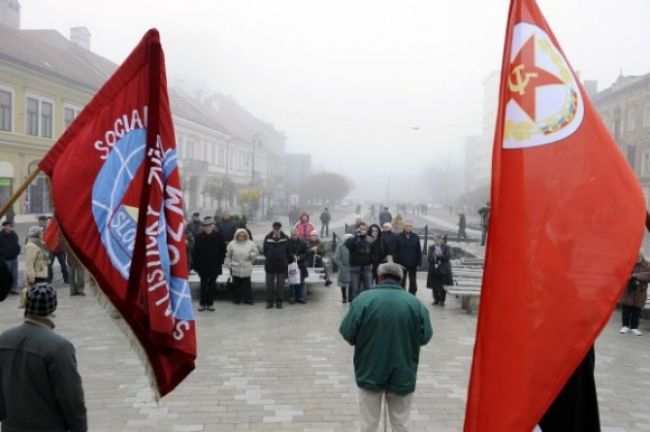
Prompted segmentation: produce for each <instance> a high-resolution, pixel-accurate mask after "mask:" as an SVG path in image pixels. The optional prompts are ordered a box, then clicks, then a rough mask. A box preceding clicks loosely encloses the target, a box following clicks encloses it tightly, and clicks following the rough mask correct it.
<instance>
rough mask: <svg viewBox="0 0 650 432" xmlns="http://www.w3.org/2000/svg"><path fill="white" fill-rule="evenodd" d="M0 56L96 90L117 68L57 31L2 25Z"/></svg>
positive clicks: (0, 25) (0, 28) (0, 29)
mask: <svg viewBox="0 0 650 432" xmlns="http://www.w3.org/2000/svg"><path fill="white" fill-rule="evenodd" d="M0 59H4V60H9V61H14V62H16V63H18V64H22V65H24V66H27V67H30V68H32V69H35V70H37V71H39V72H42V73H46V74H49V75H54V76H56V77H57V78H59V79H62V80H64V81H71V82H73V83H76V84H78V85H81V86H84V87H87V88H88V89H91V90H94V89H98V88H100V87H101V86H102V84H103V83H104V82H105V81H106V80H107V79H108V77H109V76H110V75H111V74H112V73H113V71H114V70H115V69H117V65H116V64H115V63H113V62H111V61H110V60H108V59H106V58H104V57H101V56H99V55H97V54H94V53H93V52H91V51H88V50H85V49H83V48H81V47H79V46H77V45H76V44H74V43H72V42H70V41H69V40H68V39H66V38H65V37H64V36H63V35H62V34H61V33H59V32H58V31H56V30H16V29H13V28H11V27H8V26H5V25H2V24H0Z"/></svg>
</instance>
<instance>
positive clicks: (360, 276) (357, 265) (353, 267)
mask: <svg viewBox="0 0 650 432" xmlns="http://www.w3.org/2000/svg"><path fill="white" fill-rule="evenodd" d="M372 242H373V240H372V237H370V236H369V235H368V225H366V224H365V223H362V224H361V225H359V228H358V229H357V232H356V234H355V236H354V237H352V238H350V239H348V240H347V241H346V242H345V246H346V247H347V248H348V251H350V295H349V296H348V301H352V300H354V298H355V297H356V296H357V294H359V293H360V292H361V291H362V290H368V289H370V287H371V286H372V248H371V245H372Z"/></svg>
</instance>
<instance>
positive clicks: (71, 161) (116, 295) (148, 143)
mask: <svg viewBox="0 0 650 432" xmlns="http://www.w3.org/2000/svg"><path fill="white" fill-rule="evenodd" d="M39 166H40V168H41V169H42V170H43V171H44V172H46V173H47V174H48V175H49V176H50V178H51V181H52V197H53V201H54V206H55V208H56V214H57V219H58V222H59V226H60V229H61V231H62V233H63V235H64V236H65V238H66V240H67V241H68V243H69V245H70V247H71V248H72V250H73V251H74V253H75V255H76V256H77V257H79V259H80V260H81V262H82V263H83V264H84V266H85V267H86V268H87V269H88V270H90V272H91V273H92V274H93V276H94V277H95V279H96V280H97V282H98V284H99V286H100V288H101V289H102V291H103V292H104V293H105V294H106V296H107V297H108V299H109V300H110V301H111V302H112V304H113V305H114V306H115V308H116V309H117V310H118V311H119V313H120V314H122V317H123V318H124V319H125V321H126V322H127V323H128V324H129V326H130V327H131V329H132V330H133V333H134V334H135V336H136V337H137V339H138V340H139V342H140V344H141V345H142V348H143V349H144V351H145V353H146V355H147V358H148V360H149V364H150V365H151V367H152V369H153V372H154V374H155V378H156V382H157V386H158V391H159V393H160V395H162V396H164V395H165V394H167V393H169V392H170V391H171V390H173V389H174V387H176V386H177V385H178V384H179V383H180V382H181V381H182V380H183V379H184V378H185V377H186V376H187V375H188V374H189V373H190V372H191V371H192V370H193V369H194V359H195V358H196V333H195V330H196V329H195V323H194V316H193V312H192V299H191V297H190V291H189V284H188V281H187V260H186V256H185V236H184V235H183V233H184V230H183V225H184V217H183V216H184V212H183V202H182V195H181V187H180V180H179V174H178V167H177V154H176V144H175V141H174V129H173V125H172V118H171V112H170V109H169V98H168V95H167V79H166V76H165V65H164V56H163V52H162V47H161V45H160V40H159V36H158V32H157V31H156V30H155V29H153V30H150V31H149V32H148V33H147V34H146V35H145V36H144V38H143V39H142V41H141V42H140V44H139V45H138V46H137V47H136V48H135V49H134V50H133V52H132V53H131V54H130V55H129V57H128V58H127V59H126V61H125V62H124V64H122V66H120V68H119V69H118V70H117V71H116V72H115V74H114V75H113V76H112V77H111V78H110V79H109V80H108V82H106V84H105V85H104V86H103V87H102V88H101V90H100V91H99V92H98V93H97V95H95V97H94V98H93V99H92V100H91V101H90V103H89V104H88V105H87V106H86V108H85V109H84V110H83V111H82V112H81V114H80V115H79V117H78V118H77V119H76V120H75V121H74V123H73V124H72V125H71V126H70V127H69V128H68V130H67V131H66V132H65V133H64V134H63V136H62V137H61V138H60V139H59V141H58V142H57V143H56V144H55V145H54V147H53V148H52V150H50V152H49V153H48V154H47V155H46V156H45V158H44V159H43V160H42V161H41V163H40V165H39Z"/></svg>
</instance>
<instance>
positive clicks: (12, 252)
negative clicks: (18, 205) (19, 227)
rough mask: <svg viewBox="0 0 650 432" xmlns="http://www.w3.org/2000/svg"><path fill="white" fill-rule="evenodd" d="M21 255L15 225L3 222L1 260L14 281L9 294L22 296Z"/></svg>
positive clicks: (0, 242)
mask: <svg viewBox="0 0 650 432" xmlns="http://www.w3.org/2000/svg"><path fill="white" fill-rule="evenodd" d="M19 254H20V241H19V240H18V234H16V231H14V223H13V221H11V220H5V221H4V222H2V231H0V258H2V259H3V260H4V262H5V264H6V265H7V267H8V269H9V271H10V273H11V276H12V277H13V281H12V284H11V287H10V289H9V292H10V293H11V294H20V291H19V290H18V255H19Z"/></svg>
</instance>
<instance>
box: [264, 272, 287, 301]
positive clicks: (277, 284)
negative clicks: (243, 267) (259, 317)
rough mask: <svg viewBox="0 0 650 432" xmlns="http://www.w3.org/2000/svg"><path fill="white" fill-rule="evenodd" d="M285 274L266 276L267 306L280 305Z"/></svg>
mask: <svg viewBox="0 0 650 432" xmlns="http://www.w3.org/2000/svg"><path fill="white" fill-rule="evenodd" d="M286 277H287V274H286V273H267V274H266V302H267V303H269V304H273V303H276V304H282V295H283V293H284V280H285V279H286Z"/></svg>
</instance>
